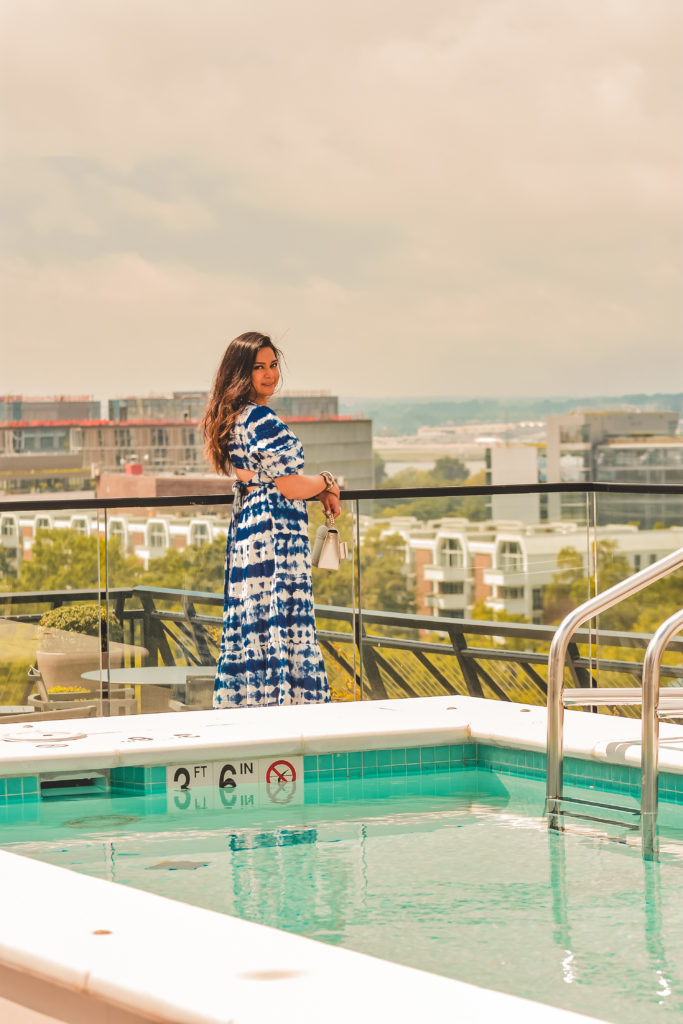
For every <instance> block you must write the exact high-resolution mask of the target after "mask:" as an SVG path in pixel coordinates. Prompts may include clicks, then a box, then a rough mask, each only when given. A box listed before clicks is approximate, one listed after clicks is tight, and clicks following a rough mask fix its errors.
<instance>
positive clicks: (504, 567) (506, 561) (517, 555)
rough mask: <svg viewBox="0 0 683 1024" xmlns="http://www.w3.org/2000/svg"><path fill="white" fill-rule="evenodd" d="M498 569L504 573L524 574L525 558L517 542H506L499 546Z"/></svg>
mask: <svg viewBox="0 0 683 1024" xmlns="http://www.w3.org/2000/svg"><path fill="white" fill-rule="evenodd" d="M498 568H499V569H500V570H501V571H502V572H523V571H524V557H523V555H522V549H521V547H520V545H519V543H518V542H517V541H516V540H504V541H501V543H500V544H499V546H498Z"/></svg>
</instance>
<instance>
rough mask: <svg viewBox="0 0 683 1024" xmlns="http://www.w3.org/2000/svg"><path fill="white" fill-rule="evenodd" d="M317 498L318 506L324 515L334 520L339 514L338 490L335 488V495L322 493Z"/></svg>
mask: <svg viewBox="0 0 683 1024" xmlns="http://www.w3.org/2000/svg"><path fill="white" fill-rule="evenodd" d="M318 498H319V499H320V504H321V505H322V507H323V508H324V510H325V515H331V516H333V517H334V518H335V519H336V518H337V516H338V515H339V513H340V512H341V505H340V503H339V488H337V493H336V494H335V493H334V491H323V492H322V494H319V495H318Z"/></svg>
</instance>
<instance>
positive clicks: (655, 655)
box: [640, 610, 683, 860]
mask: <svg viewBox="0 0 683 1024" xmlns="http://www.w3.org/2000/svg"><path fill="white" fill-rule="evenodd" d="M680 629H683V610H682V611H678V612H675V613H674V614H673V615H671V616H670V617H669V618H668V619H667V620H666V622H663V623H662V625H661V626H660V627H659V629H658V630H657V632H656V633H655V634H654V636H653V637H652V640H650V643H649V644H648V647H647V651H646V652H645V659H644V661H643V721H642V730H643V732H642V759H641V786H640V818H641V839H642V851H643V857H644V858H645V860H655V858H656V857H657V854H658V853H659V840H658V835H657V804H658V795H657V784H658V778H659V669H660V665H661V663H662V657H663V655H664V651H665V650H666V647H667V644H668V643H669V642H670V641H671V640H672V639H673V638H674V637H675V635H676V633H678V632H679V630H680Z"/></svg>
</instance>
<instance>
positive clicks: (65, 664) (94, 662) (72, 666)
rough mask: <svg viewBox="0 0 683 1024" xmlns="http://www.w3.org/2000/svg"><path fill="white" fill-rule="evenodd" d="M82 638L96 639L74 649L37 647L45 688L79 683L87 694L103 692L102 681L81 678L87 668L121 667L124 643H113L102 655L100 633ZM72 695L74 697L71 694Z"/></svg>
mask: <svg viewBox="0 0 683 1024" xmlns="http://www.w3.org/2000/svg"><path fill="white" fill-rule="evenodd" d="M82 639H83V640H91V639H92V640H93V641H95V643H94V644H91V645H88V646H89V647H90V649H89V650H88V649H86V650H83V649H82V648H81V646H80V645H79V646H78V647H76V646H74V647H73V649H72V650H69V649H63V650H47V651H36V660H37V663H38V671H39V672H40V674H41V676H42V678H43V682H44V684H45V688H46V689H47V690H51V689H52V688H53V687H55V686H78V687H79V688H83V689H84V690H86V694H85V696H86V697H87V696H96V697H99V695H100V692H99V691H100V685H99V683H93V684H92V687H90V686H87V684H86V683H85V682H84V680H83V679H82V678H81V677H82V675H83V673H84V672H97V671H98V670H99V668H100V664H101V665H102V669H105V668H107V667H110V668H121V665H122V664H123V654H124V651H125V649H126V645H125V644H112V645H111V650H110V651H109V653H108V654H103V655H102V660H101V661H100V652H99V649H98V641H97V637H83V638H82ZM62 696H64V695H63V694H52V695H51V699H52V697H62ZM72 699H73V698H72Z"/></svg>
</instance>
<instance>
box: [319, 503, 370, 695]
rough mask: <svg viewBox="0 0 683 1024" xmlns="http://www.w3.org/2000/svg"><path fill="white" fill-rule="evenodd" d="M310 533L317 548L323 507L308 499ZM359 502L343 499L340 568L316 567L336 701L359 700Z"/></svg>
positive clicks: (322, 640) (322, 639)
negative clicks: (357, 630)
mask: <svg viewBox="0 0 683 1024" xmlns="http://www.w3.org/2000/svg"><path fill="white" fill-rule="evenodd" d="M308 515H309V536H310V539H311V549H312V550H313V549H314V546H315V539H316V533H317V532H318V530H319V529H320V528H321V527H322V526H323V525H324V523H325V518H324V515H323V512H322V506H321V505H320V504H319V502H317V501H309V503H308ZM357 516H358V508H357V502H342V511H341V515H340V516H339V517H338V519H337V520H336V521H335V527H336V529H337V530H338V531H339V537H340V541H341V543H343V544H345V545H346V550H347V555H346V557H345V558H343V559H342V561H341V562H340V565H339V569H337V570H336V571H335V570H330V569H322V568H314V569H313V600H314V604H315V621H316V629H317V635H318V644H319V646H320V649H321V651H322V655H323V660H324V662H325V671H326V672H327V679H328V682H329V685H330V695H331V697H332V700H333V701H349V700H359V699H360V656H359V653H358V650H357V648H356V643H355V588H356V583H357V572H356V563H355V547H356V544H355V538H356V532H357V530H356V527H357Z"/></svg>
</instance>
